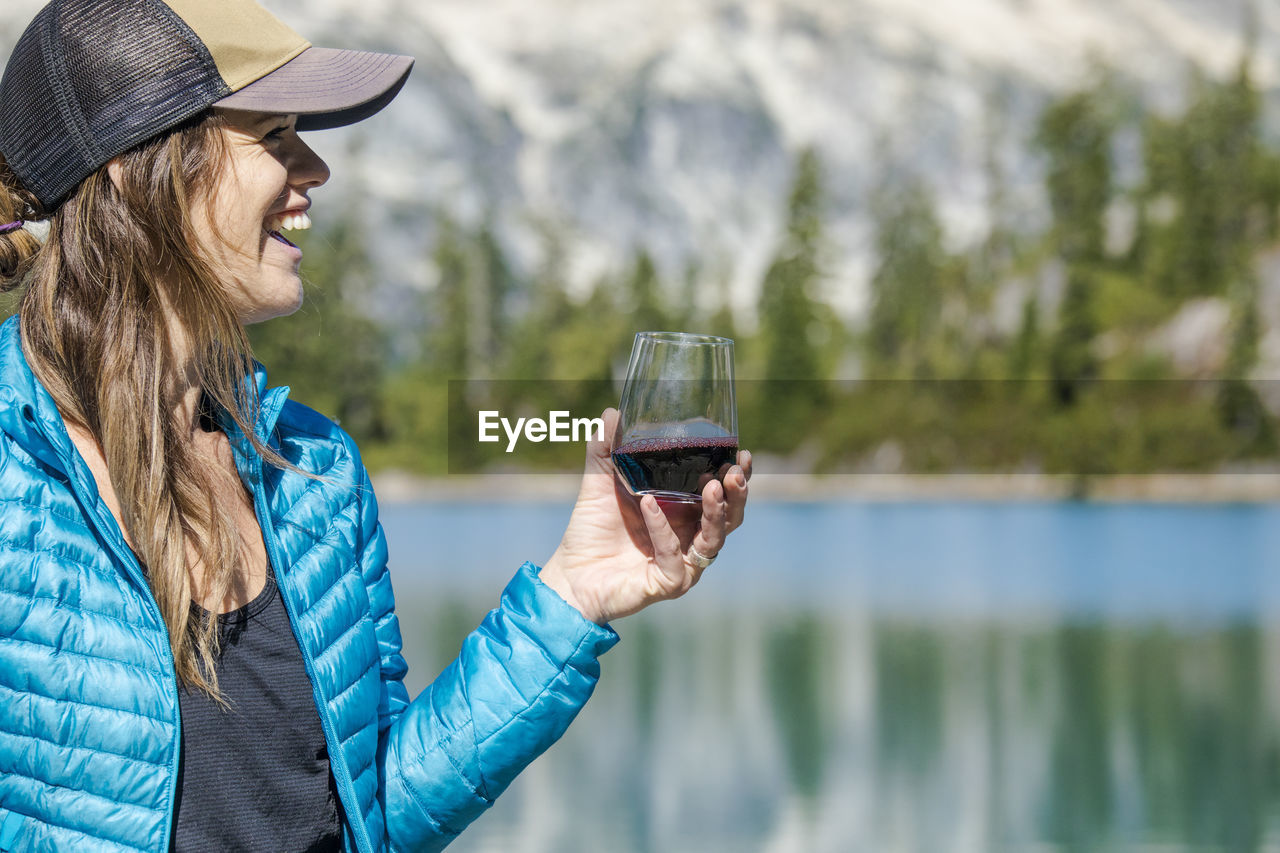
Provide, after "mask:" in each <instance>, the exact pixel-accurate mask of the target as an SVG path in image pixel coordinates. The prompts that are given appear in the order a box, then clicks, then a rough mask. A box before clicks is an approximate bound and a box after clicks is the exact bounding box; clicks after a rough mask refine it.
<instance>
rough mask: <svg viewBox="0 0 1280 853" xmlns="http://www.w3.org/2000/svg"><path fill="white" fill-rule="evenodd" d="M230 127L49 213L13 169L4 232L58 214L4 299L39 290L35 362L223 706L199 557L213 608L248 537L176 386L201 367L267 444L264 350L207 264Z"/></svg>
mask: <svg viewBox="0 0 1280 853" xmlns="http://www.w3.org/2000/svg"><path fill="white" fill-rule="evenodd" d="M223 127H224V121H223V120H222V118H221V117H220V116H219V115H218V114H217V113H216V112H213V111H210V112H207V113H205V114H204V115H202V116H201V117H198V118H197V119H195V120H192V121H191V122H188V123H187V124H185V125H182V126H180V127H178V128H176V129H175V130H173V131H171V132H169V133H167V134H164V135H162V136H160V137H157V138H155V139H152V140H150V141H148V142H146V143H143V144H142V145H140V146H138V147H137V148H134V149H132V150H130V151H128V152H126V153H125V154H122V155H120V156H119V157H118V158H117V159H116V161H117V162H118V164H119V166H120V170H119V172H118V174H117V178H118V180H119V187H118V188H117V186H116V184H115V183H113V182H112V180H111V176H110V175H109V174H108V171H107V168H106V167H105V166H104V167H102V168H101V169H99V170H98V171H97V172H95V173H94V174H93V175H91V176H89V177H88V178H86V179H85V180H84V181H83V182H82V183H81V184H80V186H79V187H77V188H76V190H75V191H74V192H73V193H72V194H71V195H70V196H69V197H68V198H67V199H66V200H65V201H64V202H63V203H62V204H61V205H60V206H59V207H58V208H57V209H56V210H54V211H52V212H51V213H48V214H46V212H45V211H43V210H41V209H40V205H39V203H38V202H37V201H36V200H35V198H34V197H33V196H32V195H31V194H30V193H29V192H27V191H25V190H24V189H23V188H22V187H21V185H20V183H19V182H18V181H17V179H16V178H15V177H14V176H13V174H12V173H11V172H10V171H9V170H8V169H7V168H4V167H3V164H2V163H0V222H7V221H10V220H11V219H17V218H19V217H21V218H26V219H30V218H35V219H43V218H48V219H49V232H48V237H47V239H46V240H45V241H44V242H43V245H42V244H41V243H40V242H38V241H37V240H35V239H33V238H32V237H31V235H30V234H27V233H25V231H22V230H19V231H16V232H13V233H11V234H9V235H6V236H0V291H5V290H9V289H12V288H14V287H16V286H17V285H18V284H19V283H20V281H25V283H26V290H25V292H23V293H22V295H21V302H20V306H19V314H20V323H21V336H22V346H23V352H24V354H25V356H26V358H27V361H28V363H29V364H30V365H31V369H32V370H33V372H34V373H35V374H36V376H37V377H38V378H39V380H40V382H41V383H42V384H43V385H44V386H45V388H47V389H48V391H49V393H50V394H51V395H52V397H53V400H54V402H55V403H56V404H57V406H58V408H59V410H60V411H61V412H62V414H63V417H64V418H66V419H67V420H69V421H72V422H74V423H76V424H78V425H80V426H82V427H83V428H85V429H87V430H88V431H89V432H90V433H91V434H92V435H93V436H94V437H95V438H96V439H97V440H98V442H99V444H100V446H101V448H102V451H103V455H104V457H105V459H106V463H107V469H108V471H109V472H110V478H111V485H112V487H113V488H114V489H115V493H116V495H117V496H118V497H119V500H120V506H121V520H122V521H123V523H124V527H125V529H126V530H127V531H128V535H129V538H130V540H131V542H132V544H133V548H134V551H135V553H136V554H137V555H138V557H139V558H140V560H141V562H142V564H143V566H144V568H145V571H146V574H147V578H148V580H149V583H150V585H151V590H152V593H153V594H154V596H155V599H156V602H157V604H158V605H159V607H160V612H161V614H162V615H163V617H164V621H165V625H166V626H167V627H168V630H169V643H170V646H171V648H172V650H173V659H174V667H175V669H176V672H177V676H178V679H179V681H180V682H181V683H183V684H185V685H187V686H190V687H195V688H198V689H202V690H204V691H206V692H207V693H209V694H210V695H211V696H213V697H215V698H220V694H219V693H218V686H217V676H216V672H215V670H214V667H213V660H214V657H215V656H216V654H217V649H218V636H217V624H216V619H214V618H209V617H206V618H200V617H199V616H197V615H195V614H193V612H192V607H191V604H192V581H191V573H190V570H189V569H190V566H189V565H188V548H189V547H190V548H191V549H192V550H193V551H194V553H195V554H196V555H197V556H196V559H197V560H198V561H199V562H200V563H201V564H202V566H203V571H202V576H201V579H202V584H203V586H202V592H203V593H205V597H206V600H214V601H221V600H222V599H223V597H224V596H225V595H226V593H227V591H228V590H229V588H230V586H231V584H232V581H233V579H234V578H235V577H236V575H237V572H238V570H239V568H240V566H241V564H242V562H243V559H244V556H243V555H242V553H241V550H242V545H241V542H242V540H241V537H240V534H239V532H238V531H237V530H236V527H235V524H234V522H233V519H232V516H231V513H230V511H229V508H227V507H222V506H219V505H218V504H217V503H216V502H215V501H214V499H213V497H212V495H213V494H214V490H213V489H212V488H211V487H210V486H211V483H212V480H213V478H214V477H215V472H214V471H212V470H211V469H210V466H209V465H208V464H207V463H205V462H202V461H201V460H200V459H197V458H196V457H195V454H193V453H192V451H191V448H190V445H189V436H190V433H191V428H192V424H191V423H190V422H180V421H181V420H182V417H181V415H180V414H179V413H180V411H181V407H180V406H178V405H177V402H178V401H177V400H175V399H174V393H175V390H174V389H175V388H178V387H180V385H179V377H177V376H176V371H179V370H182V371H186V372H188V375H189V374H190V373H191V372H192V371H194V375H195V378H196V381H197V382H198V383H199V387H200V388H202V389H203V392H204V394H205V396H206V397H207V398H208V399H209V400H210V401H211V402H212V403H213V404H214V405H216V406H217V407H218V408H220V409H221V410H223V411H225V412H227V413H228V414H229V415H230V416H231V417H232V418H233V419H234V420H235V421H236V423H237V424H238V425H239V426H240V428H241V429H242V430H243V431H244V432H245V434H246V435H249V436H252V435H253V431H252V429H251V428H250V426H249V425H251V424H252V423H253V422H254V420H255V417H254V416H255V412H256V407H257V403H258V401H257V400H256V398H255V396H256V389H255V387H254V385H253V383H251V382H246V381H245V379H246V376H247V374H248V372H249V369H250V367H251V366H252V359H251V355H250V349H249V343H248V339H247V337H246V335H245V331H244V328H243V327H242V326H241V324H240V322H239V320H238V318H237V315H236V312H235V311H234V309H233V307H232V304H231V301H230V299H229V296H228V288H227V286H226V285H225V284H224V282H226V281H227V280H228V279H227V278H226V275H227V273H226V271H225V270H224V269H222V268H221V267H220V266H219V265H218V264H217V263H216V262H214V261H212V260H211V259H209V258H207V257H204V256H203V255H204V253H202V252H201V251H200V250H199V248H198V247H199V246H200V240H199V237H198V235H197V232H196V230H195V229H194V227H193V225H194V223H195V222H196V221H197V220H196V217H197V216H199V215H201V211H202V209H201V205H203V204H205V203H206V202H207V201H208V200H209V199H211V198H212V194H213V192H214V189H215V187H216V185H217V182H218V180H219V177H220V175H221V174H222V170H223V168H224V166H225V165H226V164H227V162H228V160H227V149H226V147H225V137H224V134H223ZM175 333H176V335H177V336H180V338H181V341H178V340H174V337H175ZM252 441H253V443H254V446H255V448H256V449H257V450H258V452H259V453H261V454H262V455H263V456H264V457H265V458H266V459H267V460H268V461H269V462H273V463H275V464H281V463H282V462H283V460H281V459H280V458H279V457H278V455H276V454H274V453H272V452H271V451H270V450H268V449H267V448H266V447H264V446H263V445H262V444H261V442H259V441H258V440H257V439H256V438H253V439H252Z"/></svg>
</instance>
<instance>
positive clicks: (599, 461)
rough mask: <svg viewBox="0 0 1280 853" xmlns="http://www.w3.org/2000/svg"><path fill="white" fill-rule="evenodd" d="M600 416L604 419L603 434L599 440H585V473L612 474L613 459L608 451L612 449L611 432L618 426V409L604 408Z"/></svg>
mask: <svg viewBox="0 0 1280 853" xmlns="http://www.w3.org/2000/svg"><path fill="white" fill-rule="evenodd" d="M600 417H601V419H602V420H603V421H604V435H603V436H601V440H600V441H588V442H587V470H586V473H588V474H610V475H612V474H613V461H612V459H611V458H610V456H609V453H610V451H611V450H612V449H613V433H614V431H615V430H617V428H618V410H617V409H614V408H608V409H605V410H604V412H603V413H602V414H601V416H600Z"/></svg>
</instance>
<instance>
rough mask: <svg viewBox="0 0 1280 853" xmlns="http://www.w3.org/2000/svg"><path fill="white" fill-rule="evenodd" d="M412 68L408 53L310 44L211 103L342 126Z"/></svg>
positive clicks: (388, 94)
mask: <svg viewBox="0 0 1280 853" xmlns="http://www.w3.org/2000/svg"><path fill="white" fill-rule="evenodd" d="M412 68H413V57H411V56H398V55H396V54H391V53H371V52H369V51H363V50H336V49H334V48H328V47H309V48H307V49H306V50H304V51H303V52H302V53H300V54H298V55H297V56H296V57H294V58H293V59H291V60H290V61H288V62H286V63H285V64H284V65H281V66H280V67H279V68H277V69H276V70H275V71H272V72H271V73H270V74H267V75H266V76H264V77H260V78H258V79H257V80H255V81H254V82H252V83H250V84H249V85H248V86H245V87H244V88H243V89H241V90H240V91H238V92H235V93H233V94H231V95H228V96H227V97H225V98H223V99H222V100H220V101H217V102H215V103H214V106H215V107H222V108H224V109H229V110H253V111H256V112H264V113H283V114H286V115H292V114H297V116H298V130H324V129H326V128H330V127H341V126H342V125H346V124H355V123H356V122H358V121H362V120H364V119H366V118H368V117H369V116H371V115H373V114H374V113H376V112H378V111H379V110H381V109H382V108H383V107H385V106H386V105H387V104H389V103H391V100H392V99H393V98H394V97H395V96H396V94H397V93H398V92H399V91H400V89H401V88H402V87H403V86H404V82H405V80H407V79H408V78H409V71H410V70H411V69H412Z"/></svg>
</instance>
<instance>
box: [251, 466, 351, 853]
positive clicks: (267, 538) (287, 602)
mask: <svg viewBox="0 0 1280 853" xmlns="http://www.w3.org/2000/svg"><path fill="white" fill-rule="evenodd" d="M253 506H254V510H255V511H256V512H257V515H258V526H259V527H261V528H262V540H263V542H264V543H265V544H266V546H267V555H268V557H270V559H271V565H272V566H273V567H274V569H275V571H276V577H277V578H283V574H282V571H283V570H284V569H285V568H286V567H285V565H284V563H283V562H281V560H280V546H279V543H278V542H277V541H276V531H275V525H274V524H272V523H271V516H270V514H269V513H268V512H267V504H266V491H265V489H263V486H262V458H261V457H259V456H257V455H256V454H255V455H254V456H253ZM280 593H281V594H280V598H281V600H282V601H284V606H285V610H286V611H287V612H288V614H289V627H290V628H291V629H292V630H293V635H294V638H295V639H296V640H297V641H298V649H299V650H300V651H301V652H302V662H303V664H304V665H305V666H306V669H307V678H309V679H310V680H311V693H312V696H313V697H314V698H315V704H316V710H317V711H319V713H320V725H321V727H322V728H323V729H324V737H325V741H326V742H327V743H328V744H329V763H330V765H332V764H333V763H334V762H335V761H336V762H337V764H338V769H339V771H340V772H338V773H335V774H334V780H335V781H336V782H337V783H338V788H339V793H340V795H341V797H342V799H343V800H344V801H345V802H346V803H350V804H351V805H352V806H353V807H354V811H353V810H352V809H348V808H346V806H344V807H343V812H344V813H345V814H346V816H347V825H348V827H349V828H350V830H351V834H352V835H353V836H354V837H355V841H356V847H357V849H359V850H362V851H365V850H367V851H370V853H372V850H373V842H372V840H371V839H370V838H369V837H368V833H369V828H368V826H367V825H366V824H365V820H364V813H363V812H361V811H360V801H359V799H358V798H357V796H356V792H355V782H354V780H353V778H352V776H351V768H350V767H348V766H347V756H346V754H345V753H344V752H343V751H342V744H340V743H339V742H338V737H337V733H336V732H335V731H334V724H333V718H332V716H331V715H330V713H329V705H328V703H327V702H326V701H325V699H324V696H323V694H322V693H321V691H320V682H319V680H318V679H317V678H316V672H315V661H314V660H313V659H312V657H311V652H310V650H309V649H308V648H307V644H306V643H305V642H303V639H302V635H301V634H300V633H299V631H298V614H297V612H296V610H295V609H294V604H293V600H292V598H291V597H290V596H289V594H288V591H287V590H285V589H284V585H283V584H281V585H280Z"/></svg>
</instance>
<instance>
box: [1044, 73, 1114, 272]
mask: <svg viewBox="0 0 1280 853" xmlns="http://www.w3.org/2000/svg"><path fill="white" fill-rule="evenodd" d="M1102 98H1103V96H1102V93H1101V92H1098V91H1096V90H1090V91H1085V92H1078V93H1076V94H1074V95H1071V96H1069V97H1066V98H1064V99H1062V100H1060V101H1057V102H1055V103H1053V104H1051V105H1050V106H1049V108H1048V109H1047V110H1045V112H1044V114H1043V115H1042V116H1041V117H1040V123H1039V127H1038V129H1037V134H1036V141H1037V143H1038V144H1039V146H1040V147H1041V148H1042V149H1043V150H1044V152H1045V154H1046V155H1047V156H1048V160H1049V162H1048V169H1047V175H1046V183H1047V187H1048V190H1049V205H1050V208H1051V210H1052V212H1053V228H1054V237H1055V242H1056V245H1057V248H1058V254H1059V255H1060V256H1061V257H1062V258H1063V260H1065V261H1066V262H1067V263H1068V264H1097V263H1099V262H1100V261H1101V260H1102V259H1103V255H1104V250H1105V246H1106V212H1107V206H1108V205H1109V204H1110V203H1111V191H1112V172H1111V136H1112V126H1111V122H1110V121H1109V120H1108V117H1107V116H1106V114H1105V110H1104V107H1103V104H1102Z"/></svg>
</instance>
